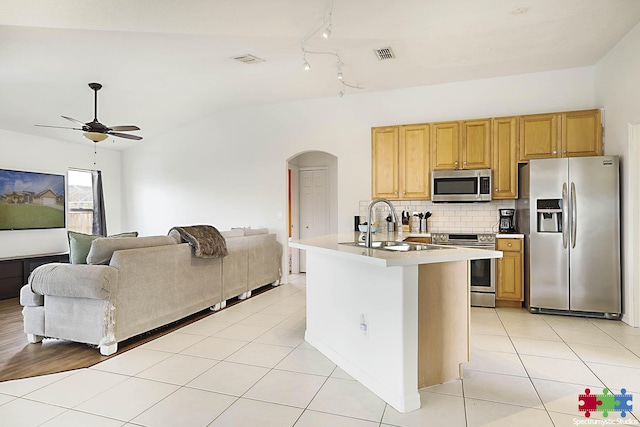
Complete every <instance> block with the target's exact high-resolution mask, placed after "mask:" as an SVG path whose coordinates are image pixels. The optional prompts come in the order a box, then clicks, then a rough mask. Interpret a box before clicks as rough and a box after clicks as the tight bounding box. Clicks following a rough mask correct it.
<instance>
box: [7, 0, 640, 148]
mask: <svg viewBox="0 0 640 427" xmlns="http://www.w3.org/2000/svg"><path fill="white" fill-rule="evenodd" d="M331 1H332V0H188V1H185V0H181V1H180V0H109V1H106V0H56V1H50V0H0V100H2V102H0V128H2V129H6V130H11V131H16V132H21V133H26V134H32V135H38V136H44V137H50V138H56V139H61V140H66V141H71V142H77V143H85V142H88V141H87V140H85V139H84V138H83V137H82V136H81V134H80V132H77V131H71V130H64V129H49V128H41V127H35V126H34V125H35V124H46V125H55V126H69V125H73V124H72V123H70V122H67V121H66V120H64V119H62V118H61V117H60V115H66V116H71V117H74V118H76V119H79V120H81V121H83V122H87V121H90V120H91V119H92V118H93V92H92V91H91V90H90V89H89V87H88V86H87V83H89V82H92V81H96V82H100V83H102V84H103V85H104V87H103V89H102V90H101V91H100V93H99V99H98V118H99V120H100V121H101V122H102V123H104V124H107V125H112V126H113V125H127V124H136V125H138V126H140V128H141V129H142V130H141V131H140V132H138V134H140V135H141V136H143V137H145V138H147V139H148V138H149V137H152V136H153V135H157V134H160V133H162V132H163V131H165V130H167V129H168V128H171V127H174V126H178V125H182V124H185V123H189V122H191V121H193V120H196V119H198V118H201V117H204V116H207V115H210V114H212V113H215V112H216V111H220V110H224V109H230V108H237V107H241V106H246V105H255V104H267V103H277V102H286V101H293V100H300V99H308V98H318V97H333V96H337V94H338V92H339V91H340V90H341V88H342V87H341V84H340V82H339V80H338V79H337V78H336V72H337V70H336V58H335V57H334V56H333V55H313V54H307V60H308V62H309V63H310V64H311V69H310V70H309V71H306V72H305V71H303V69H302V63H303V59H302V50H301V43H302V41H303V40H305V38H307V37H308V40H307V41H306V42H305V48H306V49H308V50H312V51H325V52H333V53H338V54H339V55H340V58H341V60H342V62H343V66H342V71H343V73H344V77H345V81H346V82H347V83H350V84H352V85H360V86H361V87H363V88H364V89H361V90H359V89H351V88H346V94H345V96H351V95H353V94H356V93H362V92H367V91H381V90H389V89H397V88H407V87H415V86H423V85H429V84H434V83H444V82H453V81H462V80H472V79H480V78H487V77H497V76H504V75H512V74H522V73H530V72H538V71H545V70H553V69H562V68H571V67H580V66H587V65H592V64H595V63H596V62H597V61H598V60H599V59H600V58H602V57H603V56H604V55H605V54H606V52H607V51H608V50H609V49H611V47H613V46H614V45H615V44H616V43H617V42H618V41H619V40H620V39H621V38H622V37H623V36H624V35H625V34H626V33H628V32H629V31H630V30H631V29H632V28H633V27H634V26H635V25H636V24H637V23H638V22H640V1H638V0H516V1H514V0H397V1H389V0H333V1H334V4H333V14H332V20H331V22H332V35H331V38H329V39H328V40H325V39H323V38H322V37H321V35H320V31H318V32H317V33H315V34H313V35H312V33H313V31H314V30H318V29H320V28H321V27H322V26H323V23H324V22H325V21H326V20H327V17H328V14H329V10H330V9H331ZM309 36H310V37H309ZM383 47H391V48H392V49H393V51H394V53H395V55H396V58H395V59H393V60H387V61H379V60H378V59H377V58H376V56H375V55H374V52H373V50H374V49H377V48H383ZM243 54H252V55H255V56H257V57H259V58H261V59H264V60H265V62H262V63H258V64H243V63H240V62H237V61H235V60H233V59H232V58H233V57H234V56H238V55H243ZM144 142H145V140H144V139H143V140H142V141H140V142H131V141H126V140H122V139H119V138H109V140H108V141H105V142H104V143H102V144H105V143H108V144H109V147H110V148H115V149H124V148H127V147H129V146H131V144H140V143H144Z"/></svg>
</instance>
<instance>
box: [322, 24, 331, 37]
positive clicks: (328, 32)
mask: <svg viewBox="0 0 640 427" xmlns="http://www.w3.org/2000/svg"><path fill="white" fill-rule="evenodd" d="M330 36H331V24H329V26H328V27H327V28H325V29H324V31H323V32H322V37H324V38H325V39H328V38H329V37H330Z"/></svg>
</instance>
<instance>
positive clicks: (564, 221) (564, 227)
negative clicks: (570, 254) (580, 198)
mask: <svg viewBox="0 0 640 427" xmlns="http://www.w3.org/2000/svg"><path fill="white" fill-rule="evenodd" d="M568 204H569V198H568V197H567V183H566V182H565V183H563V184H562V247H563V248H565V249H567V234H568V233H569V227H568V225H569V212H567V205H568Z"/></svg>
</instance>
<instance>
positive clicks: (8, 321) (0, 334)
mask: <svg viewBox="0 0 640 427" xmlns="http://www.w3.org/2000/svg"><path fill="white" fill-rule="evenodd" d="M272 288H273V287H272V286H271V285H267V286H264V287H262V288H259V289H256V290H254V291H252V294H253V295H258V294H260V293H262V292H266V291H268V290H269V289H272ZM240 302H241V301H238V300H237V299H235V298H234V299H232V300H228V301H227V307H231V306H232V305H234V304H238V303H240ZM212 314H215V313H214V312H212V311H210V310H208V309H207V310H204V311H201V312H200V313H196V314H194V315H192V316H189V317H187V318H185V319H182V320H181V321H179V322H174V323H172V324H170V325H167V326H165V327H162V328H160V329H157V330H154V331H152V332H148V333H146V334H143V335H139V336H137V337H134V338H131V339H129V340H126V341H123V342H121V343H119V344H118V352H117V353H116V354H114V355H112V356H102V355H101V354H100V351H99V350H98V349H97V348H96V347H93V346H89V345H87V344H82V343H76V342H71V341H64V340H56V339H45V340H43V342H42V343H38V344H29V343H28V342H27V336H26V334H25V333H24V331H23V328H22V306H21V305H20V302H19V299H18V298H11V299H6V300H0V381H7V380H14V379H18V378H28V377H33V376H37V375H45V374H53V373H56V372H63V371H69V370H72V369H79V368H88V367H89V366H93V365H95V364H96V363H98V362H101V361H103V360H107V359H108V358H110V357H113V356H115V355H118V354H122V353H124V352H125V351H127V350H130V349H132V348H135V347H137V346H139V345H140V344H144V343H145V342H148V341H151V340H153V339H155V338H158V337H161V336H162V335H166V334H168V333H169V332H172V331H174V330H176V329H179V328H181V327H183V326H185V325H188V324H189V323H193V322H195V321H197V320H200V319H202V318H204V317H207V316H210V315H212Z"/></svg>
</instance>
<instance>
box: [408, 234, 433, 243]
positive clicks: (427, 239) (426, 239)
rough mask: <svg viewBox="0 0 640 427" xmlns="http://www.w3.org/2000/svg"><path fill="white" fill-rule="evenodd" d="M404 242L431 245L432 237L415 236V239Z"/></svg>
mask: <svg viewBox="0 0 640 427" xmlns="http://www.w3.org/2000/svg"><path fill="white" fill-rule="evenodd" d="M403 241H404V242H413V243H425V244H430V243H431V237H417V236H415V237H407V238H406V239H404V240H403Z"/></svg>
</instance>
